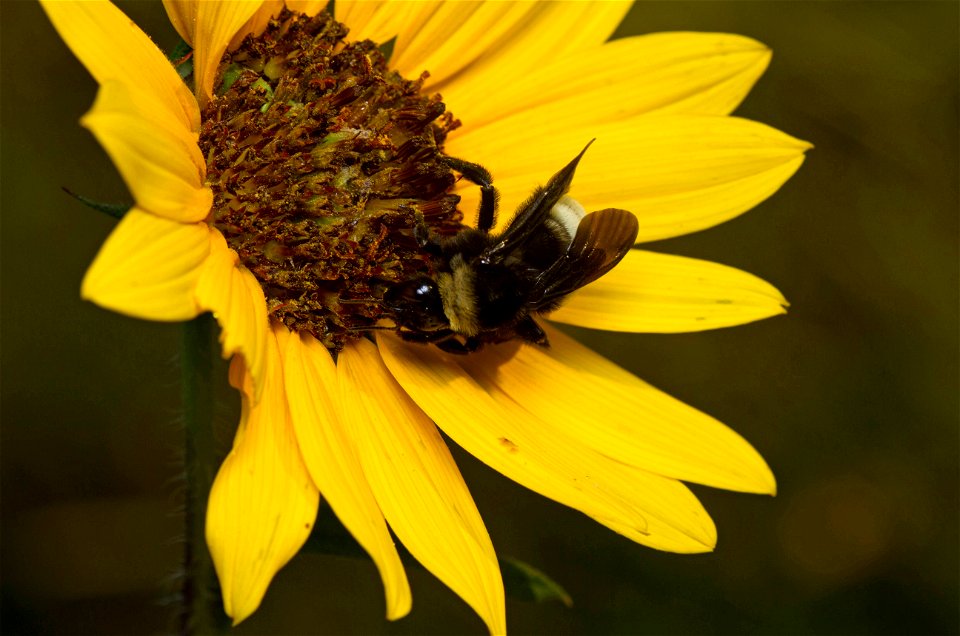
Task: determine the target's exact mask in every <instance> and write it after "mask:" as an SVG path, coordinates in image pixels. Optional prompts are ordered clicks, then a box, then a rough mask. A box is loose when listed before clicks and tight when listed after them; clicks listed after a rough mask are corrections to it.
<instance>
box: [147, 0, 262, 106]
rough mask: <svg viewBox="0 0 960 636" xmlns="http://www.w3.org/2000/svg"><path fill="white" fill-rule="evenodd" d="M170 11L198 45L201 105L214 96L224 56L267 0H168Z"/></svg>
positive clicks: (186, 35) (184, 34)
mask: <svg viewBox="0 0 960 636" xmlns="http://www.w3.org/2000/svg"><path fill="white" fill-rule="evenodd" d="M163 4H164V6H165V7H166V9H167V15H169V16H170V21H171V22H173V25H174V27H175V28H176V29H177V32H178V33H179V34H180V36H181V37H182V38H183V39H184V40H186V41H187V42H188V43H189V44H190V45H191V46H192V47H193V49H194V62H193V77H194V81H195V82H196V92H197V99H198V100H199V101H200V105H201V106H202V105H203V104H205V103H206V102H207V101H208V100H209V99H210V98H211V97H213V82H214V79H215V78H216V74H217V67H218V66H219V65H220V58H222V57H223V54H224V52H225V51H226V50H227V45H228V44H230V41H231V40H232V39H233V38H234V36H235V35H236V34H237V32H238V31H240V29H241V28H243V26H244V25H245V24H246V23H247V21H248V20H250V18H251V17H253V15H254V14H255V13H256V12H257V10H258V9H260V5H261V4H263V0H222V1H219V2H209V1H207V0H164V3H163Z"/></svg>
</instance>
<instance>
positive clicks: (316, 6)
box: [287, 0, 328, 17]
mask: <svg viewBox="0 0 960 636" xmlns="http://www.w3.org/2000/svg"><path fill="white" fill-rule="evenodd" d="M327 4H328V2H327V0H287V8H288V9H290V10H291V11H296V12H297V13H302V14H304V15H308V16H310V17H313V16H315V15H317V14H318V13H320V12H321V11H323V10H324V8H326V6H327Z"/></svg>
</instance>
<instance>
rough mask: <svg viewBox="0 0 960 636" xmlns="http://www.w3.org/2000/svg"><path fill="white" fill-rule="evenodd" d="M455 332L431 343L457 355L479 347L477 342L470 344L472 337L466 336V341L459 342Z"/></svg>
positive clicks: (471, 351)
mask: <svg viewBox="0 0 960 636" xmlns="http://www.w3.org/2000/svg"><path fill="white" fill-rule="evenodd" d="M454 335H455V334H450V337H448V338H445V339H443V340H438V341H437V342H435V343H433V344H435V345H437V348H438V349H440V350H441V351H446V352H447V353H452V354H455V355H458V356H462V355H466V354H468V353H473V352H474V351H476V350H477V349H479V348H480V347H479V344H472V343H471V340H473V338H468V339H467V342H466V343H463V342H460V341H459V340H457V339H456V338H455V337H454Z"/></svg>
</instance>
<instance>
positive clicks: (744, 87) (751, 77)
mask: <svg viewBox="0 0 960 636" xmlns="http://www.w3.org/2000/svg"><path fill="white" fill-rule="evenodd" d="M769 62H770V50H769V49H768V48H766V47H765V46H763V45H762V44H760V43H759V42H757V41H756V40H752V39H750V38H745V37H742V36H739V35H727V34H725V33H653V34H650V35H641V36H636V37H631V38H624V39H621V40H613V41H612V42H607V43H606V44H602V45H600V46H594V47H592V48H587V49H583V50H580V51H577V52H576V53H574V54H573V55H569V56H567V57H564V58H560V59H555V60H553V61H549V62H547V63H545V64H544V65H543V66H541V67H539V68H536V69H534V70H532V71H531V72H529V73H525V74H524V75H523V76H522V77H517V78H516V79H515V80H512V81H511V79H510V76H512V74H513V73H514V69H513V68H512V66H508V67H505V68H504V69H503V73H506V74H509V75H508V76H507V77H501V79H500V84H499V87H498V89H497V90H495V91H487V92H486V93H485V94H484V98H483V99H479V98H478V94H477V93H476V90H477V89H476V87H475V86H474V85H472V84H467V83H465V82H454V83H453V85H451V86H449V87H446V88H445V89H444V91H443V97H444V102H445V103H446V104H447V106H448V107H449V108H450V109H451V111H452V112H453V113H454V114H455V115H456V116H457V117H458V118H460V119H462V120H463V121H464V122H466V123H468V124H469V125H470V126H471V127H473V126H481V125H483V124H486V123H488V122H491V121H494V120H496V119H497V118H499V117H502V115H503V113H517V112H520V111H524V110H530V109H533V108H537V109H540V110H539V112H540V113H541V115H540V116H541V117H543V118H545V119H547V120H550V119H551V118H553V117H555V116H556V114H557V113H560V112H563V111H566V112H575V113H577V114H578V115H579V117H581V118H582V120H583V121H584V123H585V124H586V123H590V122H594V123H602V122H607V121H617V120H623V119H626V118H629V117H632V116H635V115H640V114H644V113H651V112H658V113H689V114H703V115H727V114H729V113H730V112H732V111H733V109H734V108H736V107H737V105H739V103H740V102H741V101H742V100H743V98H744V97H746V95H747V93H748V92H749V91H750V88H751V87H753V84H754V83H755V82H756V81H757V79H758V78H759V77H760V75H761V74H762V73H763V71H764V70H765V69H766V67H767V64H768V63H769Z"/></svg>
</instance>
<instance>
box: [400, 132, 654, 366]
mask: <svg viewBox="0 0 960 636" xmlns="http://www.w3.org/2000/svg"><path fill="white" fill-rule="evenodd" d="M590 143H593V142H592V141H591V142H590ZM590 143H588V144H587V146H586V147H585V148H584V149H583V150H582V151H580V154H578V155H577V156H576V157H575V158H574V159H573V160H572V161H571V162H570V163H568V164H567V165H566V166H565V167H564V168H563V169H562V170H560V171H559V172H558V173H556V174H555V175H554V176H553V177H552V178H551V179H550V180H549V182H548V183H547V185H546V186H542V187H538V188H537V189H536V190H535V191H534V192H533V194H532V195H531V196H530V197H529V198H528V199H527V200H526V201H525V202H524V203H523V204H522V205H521V206H520V207H519V208H518V209H517V211H516V213H515V214H514V216H513V219H512V220H511V221H510V222H509V223H508V224H507V226H506V227H505V228H504V229H503V231H502V232H500V233H496V234H494V233H491V231H490V230H491V229H492V228H493V226H494V224H495V220H496V207H497V197H498V195H497V191H496V189H495V188H494V186H493V183H492V178H491V176H490V173H489V172H488V171H487V170H486V169H485V168H483V167H482V166H480V165H477V164H473V163H469V162H466V161H462V160H459V159H454V158H451V157H445V158H444V159H443V160H444V162H445V163H446V164H447V165H448V167H450V168H451V169H452V170H454V171H456V172H459V173H460V174H462V175H463V176H464V178H466V179H468V180H469V181H471V182H473V183H476V184H477V185H479V186H480V189H481V198H480V210H479V217H478V223H477V227H476V228H464V229H462V230H460V231H459V232H458V233H457V234H455V235H452V236H447V237H440V236H436V235H434V234H433V233H431V232H430V230H429V229H428V228H427V227H426V224H425V223H419V224H418V225H417V226H416V227H415V229H414V236H415V237H416V239H417V242H418V244H419V245H420V247H421V248H422V249H423V250H424V251H425V252H426V253H428V254H429V255H430V256H431V258H432V260H433V265H434V268H435V272H436V274H435V276H433V277H430V276H421V277H417V278H414V279H411V280H407V281H403V282H400V283H397V284H394V285H393V286H391V288H390V289H388V290H387V291H386V293H385V294H384V297H383V304H382V306H383V308H384V310H385V312H386V314H387V315H388V316H389V317H390V318H391V319H392V320H393V322H394V324H395V325H396V330H397V332H398V333H399V334H400V336H401V337H402V338H403V339H405V340H408V341H413V342H422V343H433V344H435V345H436V346H437V347H439V348H440V349H442V350H444V351H447V352H449V353H458V354H459V353H469V352H472V351H476V350H478V349H479V348H481V347H482V346H484V345H485V344H492V343H498V342H504V341H506V340H512V339H514V338H520V339H522V340H525V341H527V342H530V343H533V344H536V345H540V346H544V347H546V346H549V343H548V341H547V336H546V334H545V333H544V331H543V329H542V328H541V327H540V325H538V324H537V321H536V319H535V317H536V316H541V315H545V314H548V313H550V312H551V311H553V310H555V309H556V308H557V307H559V305H560V303H561V302H562V301H563V299H564V297H566V296H567V295H568V294H570V293H571V292H573V291H575V290H577V289H579V288H581V287H583V286H584V285H587V284H589V283H591V282H593V281H594V280H596V279H598V278H600V277H601V276H603V275H604V274H605V273H607V272H608V271H610V269H611V268H613V267H614V266H615V265H616V264H617V263H619V262H620V260H621V259H622V258H623V257H624V255H625V254H626V253H627V252H628V251H629V250H630V248H631V247H632V246H633V244H634V242H635V241H636V238H637V231H638V224H637V219H636V217H635V216H634V215H633V214H631V213H630V212H627V211H626V210H617V209H612V208H610V209H605V210H600V211H598V212H591V213H589V214H587V213H586V212H585V210H584V209H583V206H581V205H580V204H579V203H578V202H577V201H576V200H575V199H573V198H572V197H570V196H568V195H567V191H568V190H569V189H570V184H571V182H572V181H573V175H574V172H575V171H576V168H577V164H578V163H579V162H580V159H581V158H582V157H583V155H584V153H585V152H586V151H587V148H589V147H590Z"/></svg>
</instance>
